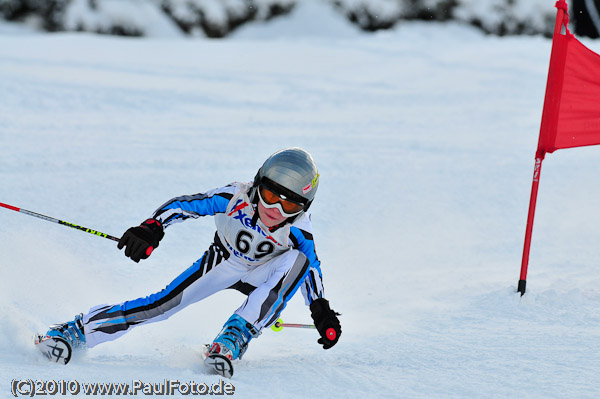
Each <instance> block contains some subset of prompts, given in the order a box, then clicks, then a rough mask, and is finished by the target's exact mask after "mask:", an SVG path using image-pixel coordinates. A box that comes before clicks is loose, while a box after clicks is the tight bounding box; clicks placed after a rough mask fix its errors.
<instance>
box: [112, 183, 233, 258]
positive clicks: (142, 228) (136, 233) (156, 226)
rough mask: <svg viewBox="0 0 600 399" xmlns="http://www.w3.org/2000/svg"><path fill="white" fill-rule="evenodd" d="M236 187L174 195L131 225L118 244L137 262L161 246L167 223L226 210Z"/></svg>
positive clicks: (126, 254)
mask: <svg viewBox="0 0 600 399" xmlns="http://www.w3.org/2000/svg"><path fill="white" fill-rule="evenodd" d="M235 190H236V187H235V185H234V184H230V185H228V186H225V187H222V188H218V189H215V190H211V191H208V192H206V193H200V194H195V195H185V196H182V197H176V198H173V199H171V200H169V201H167V202H166V203H165V204H164V205H162V206H161V207H160V208H158V209H157V210H156V211H155V212H154V214H153V215H152V217H151V218H150V219H147V220H146V221H144V222H143V223H142V224H141V225H139V226H136V227H131V228H129V229H128V230H127V231H126V232H125V234H123V236H122V237H121V240H119V244H118V246H117V247H118V248H119V249H122V248H123V247H125V256H127V257H129V258H131V259H132V260H133V261H134V262H139V261H140V260H141V259H146V258H148V257H149V256H150V254H151V253H152V251H154V249H156V248H157V247H158V244H159V242H160V240H161V239H162V238H163V237H164V235H165V233H164V229H165V228H166V227H167V226H169V225H171V224H173V223H177V222H181V221H184V220H186V219H188V218H198V217H200V216H205V215H214V214H216V213H219V212H225V210H226V208H227V204H228V203H229V200H230V199H231V198H232V197H233V194H234V193H235Z"/></svg>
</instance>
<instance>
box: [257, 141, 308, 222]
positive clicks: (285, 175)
mask: <svg viewBox="0 0 600 399" xmlns="http://www.w3.org/2000/svg"><path fill="white" fill-rule="evenodd" d="M261 185H265V186H266V187H267V188H269V189H270V190H272V191H274V192H275V193H277V194H280V195H282V196H284V197H285V198H287V199H289V200H291V201H293V202H297V203H300V204H302V205H303V209H302V211H301V212H300V213H299V214H297V215H294V216H293V217H290V218H288V222H290V223H293V222H294V220H296V219H298V218H300V217H301V216H302V215H304V213H305V212H306V211H307V210H308V208H309V207H310V205H311V204H312V202H313V200H314V198H315V194H316V193H317V188H318V187H319V172H318V170H317V166H316V165H315V161H314V160H313V159H312V157H311V156H310V154H309V153H308V152H306V151H304V150H303V149H301V148H298V147H292V148H286V149H284V150H281V151H278V152H276V153H274V154H273V155H271V156H270V157H269V158H267V160H266V161H265V163H264V164H263V165H262V167H261V168H260V169H259V170H258V173H257V174H256V176H255V177H254V184H253V185H252V190H251V192H250V199H251V201H252V202H253V203H254V204H257V203H258V194H257V193H258V188H259V187H260V186H261Z"/></svg>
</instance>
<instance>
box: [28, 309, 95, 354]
mask: <svg viewBox="0 0 600 399" xmlns="http://www.w3.org/2000/svg"><path fill="white" fill-rule="evenodd" d="M35 345H36V347H37V348H38V349H39V350H40V351H41V352H42V354H44V356H46V357H47V358H48V360H50V361H54V362H56V363H61V364H67V363H69V360H71V354H72V353H73V349H79V348H85V334H84V333H83V314H78V315H77V316H75V320H73V321H68V322H66V323H61V324H53V325H51V326H50V327H49V330H48V332H47V333H46V335H38V336H37V339H36V340H35Z"/></svg>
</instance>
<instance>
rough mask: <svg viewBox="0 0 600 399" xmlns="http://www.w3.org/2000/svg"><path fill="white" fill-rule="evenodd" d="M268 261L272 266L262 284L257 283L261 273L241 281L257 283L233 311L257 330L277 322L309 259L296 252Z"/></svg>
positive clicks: (292, 251) (248, 276)
mask: <svg viewBox="0 0 600 399" xmlns="http://www.w3.org/2000/svg"><path fill="white" fill-rule="evenodd" d="M271 262H273V264H272V265H270V270H269V277H268V279H266V281H264V282H263V283H262V284H256V283H257V281H256V279H257V278H260V273H254V272H251V273H249V274H248V275H247V276H245V277H244V278H243V280H244V281H245V282H248V283H250V284H252V285H254V284H256V285H257V287H256V289H255V290H253V291H252V292H251V293H250V294H249V295H248V298H247V299H246V301H245V302H244V303H243V304H242V306H240V308H239V309H237V310H236V311H235V314H237V315H238V316H240V317H242V318H243V319H245V320H248V322H250V323H251V324H252V325H253V326H254V328H256V329H257V330H258V331H261V330H262V329H263V328H264V327H268V326H270V325H271V324H273V323H275V321H277V318H279V315H280V314H281V312H282V311H283V309H284V308H285V306H286V305H287V302H288V301H289V300H290V299H291V298H292V296H294V294H295V293H296V291H297V290H298V288H299V287H300V285H301V284H302V282H303V281H304V278H305V277H306V274H307V273H308V270H309V267H308V265H309V262H308V259H307V258H306V256H305V255H304V254H303V253H302V252H300V251H298V250H291V251H288V252H286V253H285V254H283V255H281V256H279V257H277V258H275V259H273V260H272V261H271ZM256 272H259V271H258V270H257V271H256Z"/></svg>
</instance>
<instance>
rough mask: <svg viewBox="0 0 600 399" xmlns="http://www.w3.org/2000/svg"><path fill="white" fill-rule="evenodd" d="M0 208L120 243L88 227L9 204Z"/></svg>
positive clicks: (0, 203) (116, 239)
mask: <svg viewBox="0 0 600 399" xmlns="http://www.w3.org/2000/svg"><path fill="white" fill-rule="evenodd" d="M0 206H1V207H3V208H6V209H10V210H11V211H16V212H20V213H24V214H26V215H29V216H33V217H36V218H39V219H44V220H47V221H49V222H53V223H58V224H62V225H63V226H67V227H72V228H74V229H77V230H81V231H85V232H86V233H90V234H93V235H95V236H100V237H104V238H108V239H109V240H113V241H117V242H118V241H119V239H118V238H117V237H113V236H110V235H108V234H104V233H101V232H99V231H97V230H92V229H88V228H87V227H83V226H78V225H76V224H73V223H69V222H65V221H62V220H58V219H55V218H51V217H50V216H45V215H40V214H39V213H35V212H31V211H28V210H26V209H21V208H17V207H16V206H12V205H8V204H3V203H2V202H0Z"/></svg>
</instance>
